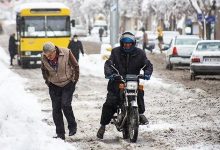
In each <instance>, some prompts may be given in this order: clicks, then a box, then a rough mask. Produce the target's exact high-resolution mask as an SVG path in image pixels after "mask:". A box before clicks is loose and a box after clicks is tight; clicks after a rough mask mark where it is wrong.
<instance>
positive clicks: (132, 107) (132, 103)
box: [112, 65, 144, 143]
mask: <svg viewBox="0 0 220 150" xmlns="http://www.w3.org/2000/svg"><path fill="white" fill-rule="evenodd" d="M112 68H113V69H114V70H115V71H116V72H117V78H119V79H120V80H119V82H120V84H119V89H120V105H119V106H118V107H117V112H116V116H113V118H112V123H113V124H114V125H115V126H116V128H117V130H118V131H120V132H122V135H123V138H124V139H128V138H129V139H130V142H132V143H133V142H136V141H137V138H138V129H139V112H138V104H137V94H138V90H143V85H141V84H139V79H141V78H142V79H144V76H143V75H133V74H127V75H126V76H125V78H123V77H122V76H121V75H120V74H119V72H118V70H117V69H116V68H115V67H114V66H113V65H112Z"/></svg>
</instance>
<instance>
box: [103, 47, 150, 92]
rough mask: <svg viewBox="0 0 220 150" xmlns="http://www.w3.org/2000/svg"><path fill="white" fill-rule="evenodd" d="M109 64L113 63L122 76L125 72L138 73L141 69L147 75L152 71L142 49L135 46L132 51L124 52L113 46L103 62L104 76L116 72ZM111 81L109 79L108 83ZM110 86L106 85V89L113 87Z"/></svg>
mask: <svg viewBox="0 0 220 150" xmlns="http://www.w3.org/2000/svg"><path fill="white" fill-rule="evenodd" d="M111 65H113V66H114V67H115V68H116V69H117V70H118V71H119V74H120V75H122V76H123V77H125V75H126V74H136V75H139V74H140V71H141V69H143V71H144V73H145V74H148V75H151V74H152V72H153V65H152V64H151V62H150V61H149V60H148V59H147V57H146V54H145V53H144V51H143V50H141V49H139V48H136V47H134V51H133V52H132V53H125V52H124V51H123V50H122V49H121V47H116V48H114V49H113V50H112V52H111V56H110V58H109V59H108V60H107V61H106V62H105V67H104V71H105V76H106V77H109V76H111V75H112V74H114V73H116V72H115V71H114V69H113V68H112V67H111ZM111 83H112V84H113V83H114V81H112V80H109V84H111ZM110 86H111V85H108V90H113V89H112V88H115V87H110Z"/></svg>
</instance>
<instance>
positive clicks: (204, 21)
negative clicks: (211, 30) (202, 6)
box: [203, 11, 207, 40]
mask: <svg viewBox="0 0 220 150" xmlns="http://www.w3.org/2000/svg"><path fill="white" fill-rule="evenodd" d="M203 29H204V40H206V39H207V38H206V20H205V11H204V12H203Z"/></svg>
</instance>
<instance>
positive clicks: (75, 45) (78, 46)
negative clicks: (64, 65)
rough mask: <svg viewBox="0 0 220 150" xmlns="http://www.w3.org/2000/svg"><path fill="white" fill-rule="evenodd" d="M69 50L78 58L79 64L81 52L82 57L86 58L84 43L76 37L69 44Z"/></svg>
mask: <svg viewBox="0 0 220 150" xmlns="http://www.w3.org/2000/svg"><path fill="white" fill-rule="evenodd" d="M68 48H69V49H70V50H71V52H72V53H73V55H74V57H75V58H76V60H77V62H78V61H79V51H81V53H82V55H83V56H84V50H83V45H82V42H81V41H79V40H78V36H77V35H74V36H73V38H72V40H71V41H70V42H69V44H68Z"/></svg>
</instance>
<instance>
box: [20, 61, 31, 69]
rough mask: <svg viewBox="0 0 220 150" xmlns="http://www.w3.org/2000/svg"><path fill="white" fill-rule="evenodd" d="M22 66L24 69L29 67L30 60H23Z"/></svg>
mask: <svg viewBox="0 0 220 150" xmlns="http://www.w3.org/2000/svg"><path fill="white" fill-rule="evenodd" d="M21 67H22V68H23V69H25V68H28V67H29V62H28V61H21Z"/></svg>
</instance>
